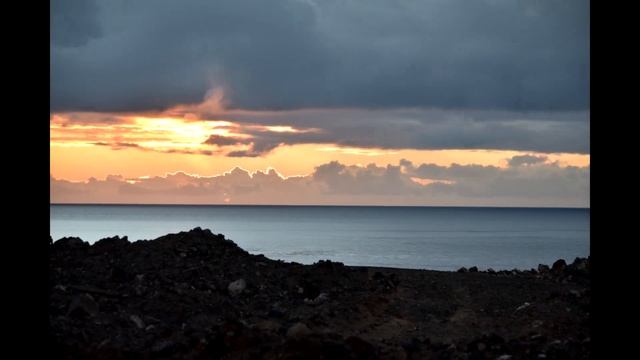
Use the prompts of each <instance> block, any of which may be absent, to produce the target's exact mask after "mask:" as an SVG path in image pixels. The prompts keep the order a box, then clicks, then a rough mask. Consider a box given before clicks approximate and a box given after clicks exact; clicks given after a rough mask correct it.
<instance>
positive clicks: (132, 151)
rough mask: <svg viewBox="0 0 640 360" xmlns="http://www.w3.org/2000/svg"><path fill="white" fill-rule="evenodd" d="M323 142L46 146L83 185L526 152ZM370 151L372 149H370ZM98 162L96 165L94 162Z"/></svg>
mask: <svg viewBox="0 0 640 360" xmlns="http://www.w3.org/2000/svg"><path fill="white" fill-rule="evenodd" d="M326 147H327V145H326V144H304V145H293V146H281V147H278V148H276V149H275V150H273V151H272V152H271V153H269V154H268V155H266V156H264V157H226V156H224V155H213V156H208V155H202V154H182V153H158V152H154V151H140V150H139V149H136V148H121V149H120V150H117V151H115V150H112V149H111V148H109V147H106V146H87V147H83V148H82V151H78V149H77V148H74V147H69V146H68V145H54V144H52V145H51V152H50V154H51V156H50V161H51V168H50V171H51V174H52V175H53V176H54V177H55V178H58V179H66V180H72V181H83V180H86V179H88V178H89V177H92V176H93V177H96V178H104V177H106V176H107V175H122V176H124V177H126V178H136V177H141V176H160V175H165V174H167V173H175V172H177V171H183V172H186V173H191V174H196V175H200V176H213V175H218V174H221V173H224V172H226V171H229V170H231V169H233V168H234V167H236V166H238V167H241V168H244V169H246V170H248V171H250V172H255V171H257V170H261V171H265V169H268V168H274V169H276V170H277V171H278V172H279V173H280V174H282V176H284V177H289V176H300V175H308V174H310V173H312V172H313V171H314V168H315V167H316V166H318V165H321V164H326V163H328V162H330V161H334V160H336V161H339V162H341V163H343V164H345V165H359V164H360V165H366V164H370V163H374V164H376V165H378V166H386V165H388V164H393V165H397V164H398V162H399V161H400V160H401V159H407V160H409V161H412V162H413V163H414V164H415V165H419V164H422V163H433V164H436V165H440V166H450V165H451V164H453V163H457V164H460V165H470V164H478V165H484V166H488V165H493V166H499V167H505V166H506V164H507V159H509V158H511V157H513V156H515V155H523V154H531V153H530V152H517V151H495V150H394V151H393V152H391V153H385V152H384V151H382V152H380V154H378V155H371V153H367V151H369V150H371V149H362V152H360V153H358V152H346V153H341V152H338V151H331V152H328V151H324V150H323V149H324V148H326ZM374 152H375V151H374ZM546 156H547V157H548V161H551V162H553V161H558V162H559V164H560V165H561V166H567V165H571V166H579V167H583V166H588V165H589V155H580V154H546ZM96 159H99V161H96Z"/></svg>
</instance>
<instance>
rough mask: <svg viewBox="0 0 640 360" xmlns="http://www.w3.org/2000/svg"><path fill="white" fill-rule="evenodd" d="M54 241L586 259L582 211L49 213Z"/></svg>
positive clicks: (296, 257) (133, 209)
mask: <svg viewBox="0 0 640 360" xmlns="http://www.w3.org/2000/svg"><path fill="white" fill-rule="evenodd" d="M50 210H51V236H53V238H54V240H56V239H59V238H61V237H63V236H78V237H80V238H82V239H83V240H85V241H89V242H95V241H97V240H99V239H101V238H103V237H107V236H114V235H120V236H124V235H127V236H128V237H129V240H131V241H133V240H139V239H154V238H156V237H159V236H162V235H165V234H167V233H175V232H179V231H185V230H189V229H192V228H194V227H197V226H199V227H201V228H209V229H211V231H213V232H214V233H222V234H224V235H225V236H226V237H227V238H229V239H232V240H233V241H234V242H236V243H237V244H238V245H239V246H241V247H242V248H244V249H246V250H247V251H249V252H251V253H254V254H259V253H261V254H264V255H265V256H267V257H269V258H272V259H282V260H286V261H296V262H300V263H303V264H310V263H313V262H316V261H318V260H322V259H331V260H333V261H341V262H344V263H345V264H347V265H369V266H389V267H403V268H417V269H435V270H454V269H458V268H459V267H461V266H466V267H469V266H474V265H476V266H478V267H479V268H481V269H486V268H489V267H491V268H493V269H496V270H498V269H513V268H520V269H529V268H532V267H537V265H538V264H539V263H546V264H550V263H552V262H553V261H555V260H557V259H558V258H564V259H566V260H567V261H572V260H573V259H574V258H575V257H578V256H587V255H589V209H549V208H526V209H525V208H446V207H325V206H144V205H141V206H138V205H51V207H50Z"/></svg>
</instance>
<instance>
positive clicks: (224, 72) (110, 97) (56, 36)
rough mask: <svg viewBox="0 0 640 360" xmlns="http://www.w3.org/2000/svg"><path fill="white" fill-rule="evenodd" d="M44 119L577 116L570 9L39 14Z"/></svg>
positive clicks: (580, 44)
mask: <svg viewBox="0 0 640 360" xmlns="http://www.w3.org/2000/svg"><path fill="white" fill-rule="evenodd" d="M51 17H52V19H51V23H52V28H51V32H52V41H51V42H52V50H51V59H52V60H51V61H52V63H51V73H52V75H51V104H52V110H54V111H60V110H98V111H125V110H128V111H134V110H149V109H163V108H167V107H170V106H172V105H175V104H176V103H196V102H199V101H201V100H202V99H203V97H204V95H205V93H206V92H207V91H208V90H209V89H211V88H215V87H220V88H223V89H224V91H225V99H226V100H227V101H228V103H229V104H228V105H229V106H231V107H240V108H253V109H295V108H309V107H314V108H322V107H365V108H369V107H385V108H389V107H441V108H456V109H460V108H475V109H478V108H491V109H510V110H585V109H588V98H589V95H588V85H589V66H590V62H589V3H588V1H584V0H548V1H522V0H521V1H515V0H513V1H512V0H478V1H464V0H447V1H436V0H431V1H417V0H416V1H413V0H405V1H389V0H366V1H365V0H360V1H346V0H324V1H314V0H273V1H262V0H218V1H204V0H184V1H173V0H153V1H152V0H138V1H127V0H110V1H100V2H98V1H92V0H85V1H78V0H73V1H71V0H60V1H54V2H52V13H51Z"/></svg>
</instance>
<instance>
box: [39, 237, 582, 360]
mask: <svg viewBox="0 0 640 360" xmlns="http://www.w3.org/2000/svg"><path fill="white" fill-rule="evenodd" d="M556 264H557V265H556ZM556 264H554V266H553V269H552V270H549V268H548V267H547V268H546V270H545V268H544V267H541V268H540V267H539V272H538V273H536V272H535V271H504V270H500V271H497V272H495V273H491V272H490V271H487V272H478V271H477V267H472V268H471V269H469V270H470V271H471V272H474V273H469V272H468V271H467V270H466V269H464V270H463V271H460V270H459V271H458V272H442V271H428V270H405V269H388V268H385V269H381V268H366V267H350V266H345V265H344V264H342V263H338V262H332V261H329V260H327V261H319V262H317V263H315V264H313V265H301V264H295V263H286V262H283V261H274V260H271V259H268V258H266V257H264V256H262V255H251V254H249V253H247V252H246V251H244V250H243V249H241V248H239V247H238V246H237V245H236V244H235V243H234V242H233V241H230V240H228V239H225V237H224V236H223V235H216V234H213V233H212V232H211V231H209V230H203V229H200V228H196V229H193V230H191V231H188V232H181V233H178V234H169V235H166V236H162V237H160V238H158V239H155V240H151V241H135V242H129V241H128V239H127V238H126V237H122V238H120V237H117V236H116V237H112V238H106V239H102V240H100V241H98V242H96V243H95V244H93V245H91V246H89V244H88V243H86V242H83V241H82V240H81V239H78V238H63V239H60V240H58V241H56V242H54V243H53V244H52V245H51V247H50V262H49V266H50V284H51V285H50V286H51V289H50V290H51V291H50V294H51V297H50V303H49V322H50V324H51V327H50V329H51V337H52V349H51V350H52V354H57V355H60V356H58V357H62V358H79V359H123V358H136V359H138V358H140V359H142V358H145V359H148V358H160V359H169V358H170V359H218V358H224V359H241V358H242V359H387V358H390V359H425V358H426V359H429V358H466V359H480V358H481V359H496V358H500V357H502V358H503V359H506V358H508V356H512V357H513V359H520V358H527V359H528V358H536V357H537V356H538V354H545V355H546V356H547V358H585V359H586V358H589V356H590V341H587V340H588V339H590V331H589V323H590V320H589V312H590V278H589V259H588V258H587V259H576V260H574V262H573V263H572V264H570V265H567V264H566V263H564V261H562V262H556ZM563 264H564V265H563ZM461 270H462V269H461ZM523 304H527V305H526V306H525V307H522V306H523ZM517 309H519V310H517ZM487 334H491V335H487Z"/></svg>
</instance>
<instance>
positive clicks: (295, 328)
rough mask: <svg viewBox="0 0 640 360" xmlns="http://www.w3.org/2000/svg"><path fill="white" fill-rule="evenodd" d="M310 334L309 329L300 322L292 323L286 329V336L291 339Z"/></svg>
mask: <svg viewBox="0 0 640 360" xmlns="http://www.w3.org/2000/svg"><path fill="white" fill-rule="evenodd" d="M310 334H311V329H309V327H307V325H305V324H304V323H301V322H299V323H295V324H293V325H292V326H291V327H290V328H289V330H287V337H288V338H293V339H296V338H301V337H304V336H307V335H310Z"/></svg>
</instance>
